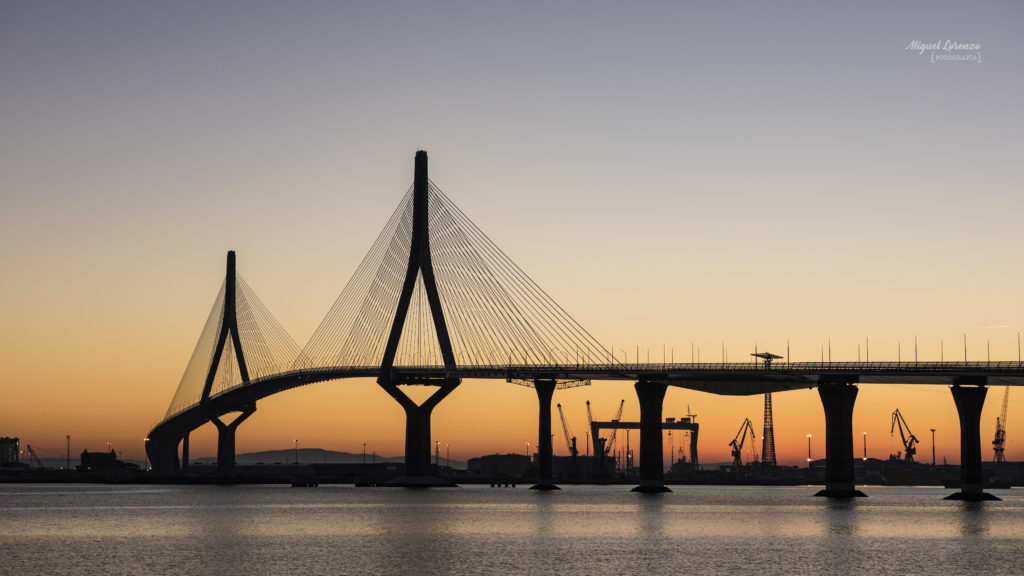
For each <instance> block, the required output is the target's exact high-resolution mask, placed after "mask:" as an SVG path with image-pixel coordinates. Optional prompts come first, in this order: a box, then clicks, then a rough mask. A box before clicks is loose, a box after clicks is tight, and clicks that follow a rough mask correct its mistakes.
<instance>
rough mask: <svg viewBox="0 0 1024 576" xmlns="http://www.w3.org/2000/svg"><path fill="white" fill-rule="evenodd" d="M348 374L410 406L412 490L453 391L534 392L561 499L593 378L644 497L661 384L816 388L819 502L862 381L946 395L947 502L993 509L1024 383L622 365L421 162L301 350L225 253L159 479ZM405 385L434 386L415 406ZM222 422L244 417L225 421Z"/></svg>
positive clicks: (863, 368)
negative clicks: (568, 402)
mask: <svg viewBox="0 0 1024 576" xmlns="http://www.w3.org/2000/svg"><path fill="white" fill-rule="evenodd" d="M229 338H230V340H229ZM229 342H230V345H228V344H229ZM637 360H639V359H637ZM341 378H375V379H376V380H377V383H378V384H379V385H380V386H381V387H382V388H383V389H384V390H386V391H388V393H389V394H391V396H392V397H393V398H395V400H396V401H397V402H399V404H400V405H401V406H402V407H403V409H404V410H405V413H406V445H405V462H406V474H405V476H404V477H402V478H400V479H399V480H398V481H397V483H398V484H400V485H405V486H436V485H448V481H447V480H444V479H441V478H438V477H437V475H436V474H435V473H434V471H433V470H432V468H431V464H430V448H431V444H430V415H431V412H432V410H433V408H434V407H436V406H437V405H438V404H439V403H440V402H441V401H442V400H443V399H444V398H445V397H446V396H447V395H448V394H450V393H451V391H452V390H454V389H455V388H456V387H457V386H458V385H459V384H460V383H461V381H462V379H464V378H477V379H498V380H506V381H507V382H515V383H518V384H523V385H526V386H530V387H533V388H534V389H535V390H536V393H537V396H538V404H539V415H538V443H537V448H538V459H539V461H538V471H539V472H538V475H539V477H538V484H537V486H536V487H538V488H554V487H555V486H554V484H553V483H552V467H551V458H552V449H551V400H552V397H553V395H554V392H555V390H556V389H559V388H564V387H568V386H578V385H586V384H589V382H590V381H591V380H594V379H599V380H621V381H629V382H633V383H634V389H635V392H636V394H637V399H638V401H639V404H640V413H641V417H640V423H639V427H640V456H641V457H640V482H639V486H637V490H638V491H641V492H660V491H664V490H667V488H666V487H665V485H664V469H663V463H662V454H663V452H664V451H663V446H662V426H661V424H662V403H663V400H664V396H665V391H666V389H667V387H668V386H678V387H683V388H689V389H693V390H701V391H705V392H711V393H715V394H725V395H752V394H770V393H772V392H779V391H783V390H793V389H802V388H815V387H817V389H818V392H819V395H820V397H821V400H822V406H823V408H824V411H825V421H826V439H825V445H826V487H825V490H823V491H822V493H821V494H822V495H825V496H833V497H849V496H855V495H860V493H859V492H858V491H857V490H856V489H855V488H854V487H853V483H854V468H853V433H852V428H851V424H852V414H853V406H854V401H855V400H856V396H857V386H858V384H864V383H877V384H887V383H888V384H932V385H935V384H946V385H951V391H952V394H953V398H954V401H955V403H956V406H957V410H958V413H959V415H960V423H961V455H962V458H961V460H962V478H961V480H962V482H961V491H960V492H959V493H958V494H956V495H954V497H959V498H966V499H980V498H985V497H987V495H986V494H984V493H983V492H982V489H981V445H980V431H979V426H980V421H979V420H980V414H981V407H982V404H983V402H984V397H985V392H986V386H988V385H994V384H1005V385H1014V386H1019V385H1024V366H1022V364H1021V363H1020V362H1019V361H1018V362H966V361H965V362H912V363H904V362H873V363H872V362H859V361H858V362H836V363H833V362H807V363H794V362H788V361H787V362H774V363H772V362H770V361H766V362H764V363H756V362H750V363H734V364H729V363H725V362H722V363H700V362H697V363H692V362H691V363H689V364H685V363H666V362H662V363H640V362H639V361H637V362H635V363H632V364H628V363H620V362H618V361H617V360H616V359H615V357H614V355H613V354H611V353H610V352H609V351H608V350H607V349H606V348H605V347H604V346H602V345H601V344H600V343H599V342H598V341H597V340H596V339H595V338H594V337H593V336H591V335H590V334H589V333H588V332H587V331H586V330H585V329H584V328H583V327H582V326H580V325H579V324H578V323H577V322H576V321H575V320H574V319H573V318H572V317H571V316H570V315H569V314H568V313H566V312H565V310H564V309H563V308H562V307H561V306H559V305H558V304H557V303H556V302H554V301H553V300H552V299H551V298H550V297H549V296H548V295H547V294H546V293H545V292H544V291H543V290H542V289H541V288H540V287H539V286H537V285H536V283H534V282H533V281H532V280H531V279H530V278H529V277H528V276H527V275H526V274H525V273H524V272H523V271H522V270H521V269H520V268H519V267H518V266H517V265H516V264H515V263H514V262H512V261H511V260H510V259H509V258H508V257H507V256H506V255H505V254H504V253H503V252H502V251H501V250H500V249H499V248H498V247H497V246H495V245H494V244H493V243H492V242H491V241H490V239H489V238H487V236H486V235H485V234H483V232H481V231H480V230H479V229H478V228H476V226H475V225H474V224H473V223H472V222H471V221H470V220H469V219H468V218H467V217H466V216H465V215H464V214H463V213H462V212H461V211H460V210H459V209H458V208H457V207H456V206H455V205H454V203H452V202H451V200H449V199H448V198H447V197H446V196H445V195H444V194H443V193H442V192H441V191H440V190H439V189H438V188H437V187H436V186H434V185H433V184H432V183H431V182H430V181H429V179H428V177H427V155H426V153H425V152H423V151H419V152H417V153H416V162H415V169H414V183H413V187H412V190H411V192H410V193H409V194H407V195H406V197H405V199H404V200H403V201H402V202H401V203H400V205H399V207H398V209H397V210H396V211H395V213H394V215H393V216H392V218H391V219H390V220H389V222H388V223H387V225H385V228H384V230H383V231H382V233H381V235H380V236H379V237H378V239H377V241H376V242H375V243H374V245H373V246H372V247H371V249H370V252H369V253H368V254H367V256H366V258H364V260H363V262H362V263H361V264H360V266H359V268H358V269H357V270H356V272H355V274H354V275H353V277H352V279H351V280H350V281H349V283H348V285H347V286H346V287H345V289H344V290H343V291H342V294H341V296H339V298H338V301H337V302H336V303H335V305H334V306H333V307H332V308H331V310H330V311H329V312H328V314H327V316H326V317H325V319H324V321H323V322H322V323H321V325H320V327H319V328H318V329H317V330H316V332H315V333H314V335H313V337H312V338H311V339H310V342H309V343H308V344H307V345H306V346H305V347H304V348H302V349H299V347H298V346H297V345H296V344H295V343H294V341H292V340H291V338H290V337H289V336H288V335H287V333H285V332H284V330H283V328H281V326H280V324H278V323H277V321H276V320H274V318H273V316H272V315H271V314H270V312H269V311H268V310H267V309H266V307H265V306H263V304H262V303H261V302H260V301H259V299H258V298H257V297H256V295H255V293H254V292H253V291H252V290H251V288H249V287H248V286H247V285H246V284H245V282H244V281H242V279H241V277H240V276H239V275H238V273H237V270H236V262H235V254H234V252H229V253H228V263H227V277H226V279H225V282H224V285H223V287H222V289H221V292H220V294H219V296H218V299H217V301H216V303H215V304H214V308H213V310H212V311H211V315H210V319H209V320H208V322H207V325H206V327H205V328H204V330H203V332H202V334H201V336H200V340H199V343H198V344H197V346H196V350H195V352H194V354H193V356H192V359H191V361H190V362H189V365H188V367H187V368H186V371H185V374H184V376H183V377H182V381H181V383H180V385H179V387H178V390H177V391H176V393H175V396H174V399H173V400H172V402H171V406H170V408H169V409H168V412H167V414H166V416H165V418H164V419H163V420H162V421H161V422H160V423H159V424H157V425H156V427H155V428H154V429H153V430H152V431H150V433H149V434H148V437H147V442H146V451H147V454H148V456H149V458H150V459H151V461H152V463H153V469H154V471H155V472H156V473H157V474H164V475H174V474H179V473H181V472H182V471H183V470H187V469H188V437H189V434H190V432H191V431H192V430H194V429H196V428H198V427H199V426H202V425H204V424H206V423H208V422H213V423H214V425H215V426H216V427H217V431H218V452H217V460H218V469H219V471H220V473H221V474H222V475H223V476H225V477H226V478H229V477H230V476H231V474H232V472H233V469H234V451H235V450H234V449H235V435H236V431H237V429H238V427H239V425H240V424H241V423H242V422H243V421H244V420H245V419H246V418H248V417H249V416H250V415H251V414H253V413H254V412H255V410H256V402H257V401H258V400H260V399H262V398H265V397H267V396H270V395H272V394H276V393H279V392H282V391H285V390H288V389H291V388H295V387H298V386H305V385H309V384H313V383H316V382H322V381H327V380H336V379H341ZM402 385H428V386H435V387H436V388H437V390H436V391H435V392H434V393H433V395H432V396H430V398H429V399H428V400H427V401H425V402H423V403H422V404H416V403H415V402H413V401H412V400H411V399H410V398H409V397H408V396H406V395H405V393H404V392H403V391H402V390H401V388H400V386H402ZM769 398H770V397H766V401H768V400H769ZM767 410H769V408H768V407H767V406H766V411H767ZM231 412H241V416H239V417H238V418H236V419H235V420H234V421H232V422H230V423H227V424H225V423H224V422H222V421H221V418H222V417H223V416H224V415H225V414H228V413H231ZM179 446H180V447H181V459H180V460H179V457H178V448H179ZM765 450H767V448H766V449H765Z"/></svg>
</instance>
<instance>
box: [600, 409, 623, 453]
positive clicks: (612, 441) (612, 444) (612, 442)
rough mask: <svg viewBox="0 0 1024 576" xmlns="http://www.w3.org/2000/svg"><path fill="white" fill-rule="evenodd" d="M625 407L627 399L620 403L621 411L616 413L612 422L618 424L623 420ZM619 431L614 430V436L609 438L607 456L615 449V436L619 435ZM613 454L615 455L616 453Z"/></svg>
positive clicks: (606, 449) (605, 451) (605, 450)
mask: <svg viewBox="0 0 1024 576" xmlns="http://www.w3.org/2000/svg"><path fill="white" fill-rule="evenodd" d="M625 405H626V399H625V398H623V399H622V401H620V402H619V411H618V412H616V413H615V418H612V422H618V421H619V420H622V407H623V406H625ZM618 431H619V429H618V428H613V429H612V435H611V437H610V438H608V446H607V447H606V448H605V449H604V453H605V454H608V453H609V452H612V449H613V448H615V436H616V434H617V433H618ZM612 453H613V454H614V452H612Z"/></svg>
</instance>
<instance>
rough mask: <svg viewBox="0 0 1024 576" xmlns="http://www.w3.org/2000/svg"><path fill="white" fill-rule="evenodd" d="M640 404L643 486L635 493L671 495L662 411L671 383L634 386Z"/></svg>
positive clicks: (642, 382)
mask: <svg viewBox="0 0 1024 576" xmlns="http://www.w3.org/2000/svg"><path fill="white" fill-rule="evenodd" d="M634 388H636V396H637V399H638V400H639V401H640V485H639V486H637V487H636V488H633V492H648V493H655V492H671V490H669V489H668V487H666V486H665V469H664V463H663V461H662V453H663V452H664V450H663V446H662V441H661V440H662V439H661V434H662V428H661V408H662V405H663V403H664V401H665V391H666V390H667V389H668V385H667V384H661V383H658V382H646V381H643V380H641V381H640V382H637V383H636V384H635V386H634Z"/></svg>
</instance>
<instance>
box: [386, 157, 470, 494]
mask: <svg viewBox="0 0 1024 576" xmlns="http://www.w3.org/2000/svg"><path fill="white" fill-rule="evenodd" d="M429 186H430V185H429V181H428V180H427V153H426V152H424V151H423V150H420V151H417V152H416V168H415V178H414V180H413V225H412V245H411V248H410V250H409V266H408V268H406V271H405V283H404V284H403V285H402V293H401V295H400V296H399V298H398V309H397V310H396V311H395V320H394V323H393V324H392V325H391V333H390V335H389V336H388V342H387V346H386V347H385V349H384V358H383V360H382V361H381V365H380V374H379V375H378V377H377V383H378V384H379V385H380V386H381V388H384V390H386V391H387V392H388V394H390V395H391V397H392V398H394V399H395V400H397V401H398V403H399V404H401V406H402V408H404V409H405V418H406V423H405V476H404V477H402V478H399V479H397V480H396V483H398V484H404V485H410V486H431V485H447V484H448V483H447V482H444V481H441V480H440V479H438V478H436V477H434V476H435V475H434V474H433V473H432V471H431V469H430V413H431V412H432V411H433V409H434V407H435V406H437V404H438V403H440V402H441V400H442V399H444V397H445V396H447V395H448V394H450V393H451V392H452V390H454V389H455V388H456V387H457V386H458V385H459V383H460V382H461V380H460V379H459V378H457V377H452V376H451V373H452V372H454V371H455V368H456V366H455V354H454V353H453V352H452V343H451V339H450V338H449V336H448V326H447V325H446V324H445V321H444V310H443V309H442V308H441V297H440V296H438V294H437V281H436V280H435V278H434V266H433V264H432V263H431V259H430V219H429ZM419 275H422V277H423V289H424V291H425V292H426V294H427V303H428V304H429V305H430V315H431V318H432V319H433V321H434V331H435V332H436V334H437V343H438V346H439V347H440V349H441V358H442V360H443V361H444V367H445V373H446V374H445V376H444V377H443V378H434V377H427V376H424V375H422V374H414V373H409V372H404V373H403V372H402V371H398V370H396V369H395V367H394V363H395V355H396V354H397V353H398V344H399V342H400V341H401V339H402V329H403V328H404V327H405V319H406V316H407V315H408V313H409V303H410V302H411V300H412V294H413V290H414V289H415V287H416V278H417V276H419ZM401 384H427V385H433V386H438V390H437V391H436V392H434V394H433V395H431V396H430V398H428V399H427V400H426V401H425V402H423V403H422V404H416V403H415V402H413V400H412V399H411V398H409V397H408V396H407V395H406V394H405V392H403V391H402V390H401V389H400V388H399V385H401Z"/></svg>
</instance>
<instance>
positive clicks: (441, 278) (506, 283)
mask: <svg viewBox="0 0 1024 576" xmlns="http://www.w3.org/2000/svg"><path fill="white" fill-rule="evenodd" d="M428 209H429V229H430V231H429V243H430V259H431V262H432V266H433V270H434V275H435V278H436V281H437V290H438V296H439V300H440V303H441V309H442V311H443V316H444V322H445V326H446V327H447V329H448V333H449V337H450V339H451V343H452V348H453V352H454V354H455V361H456V363H457V364H458V365H461V366H506V365H528V366H538V365H562V366H567V365H581V366H585V365H597V364H601V365H603V364H614V363H615V360H614V358H613V357H612V355H611V354H610V353H609V352H608V351H607V350H606V349H605V348H604V347H603V346H601V345H600V344H599V343H598V341H597V340H596V339H595V338H594V337H593V336H591V335H590V334H589V333H588V332H587V331H586V330H584V329H583V327H582V326H580V324H579V323H577V322H576V321H575V320H574V319H573V318H572V317H571V316H569V314H568V313H567V312H566V311H565V310H564V309H563V308H562V307H561V306H559V305H558V304H557V303H556V302H555V301H554V300H553V299H552V298H551V297H550V296H549V295H548V294H547V293H546V292H544V290H543V289H541V288H540V286H538V285H537V283H535V282H534V281H533V280H532V279H530V277H529V276H527V275H526V273H524V272H523V271H522V270H521V269H520V268H519V267H518V266H517V265H516V264H515V263H514V262H513V261H512V260H511V259H510V258H509V257H508V256H507V255H506V254H505V253H504V252H502V251H501V249H500V248H498V247H497V246H496V245H495V244H494V242H492V241H491V240H490V238H488V237H487V235H486V234H484V233H483V232H482V231H481V230H480V229H479V228H477V226H476V225H475V224H473V222H472V221H471V220H470V219H469V218H468V217H467V216H466V215H465V214H463V213H462V211H461V210H459V208H458V207H457V206H455V204H454V203H453V202H452V201H451V200H450V199H449V198H448V197H447V196H445V195H444V193H443V192H441V190H440V189H438V188H437V187H436V186H435V185H434V184H433V183H430V184H429V189H428ZM412 230H413V190H412V188H411V187H410V189H409V190H408V191H407V192H406V194H405V196H404V197H403V198H402V200H401V202H400V203H399V205H398V207H397V208H396V210H395V212H394V213H393V214H392V215H391V218H390V219H389V220H388V222H387V224H385V226H384V228H383V229H382V230H381V232H380V234H379V235H378V236H377V239H376V240H375V241H374V243H373V245H372V246H371V247H370V249H369V251H368V252H367V254H366V256H365V257H364V258H363V260H362V262H361V263H360V264H359V266H358V268H356V271H355V273H354V274H353V275H352V278H351V279H350V280H349V282H348V284H346V286H345V288H344V289H343V290H342V292H341V294H340V295H339V296H338V298H337V300H336V301H335V302H334V305H333V306H331V309H330V310H329V311H328V313H327V315H326V316H325V317H324V319H323V321H322V322H321V323H320V325H319V326H318V327H317V329H316V330H315V331H314V333H313V336H312V337H311V338H310V340H309V342H308V343H307V344H306V346H305V347H304V348H302V349H301V350H300V349H299V347H298V346H297V345H296V344H295V342H294V340H292V338H291V337H290V336H289V335H288V334H287V332H285V330H284V328H282V327H281V325H280V324H279V323H278V322H277V320H276V319H275V318H274V317H273V315H271V313H270V311H269V310H267V308H266V306H264V305H263V303H262V302H261V301H260V300H259V298H257V296H256V294H255V293H254V292H253V290H252V289H251V288H250V287H249V285H248V284H247V283H246V282H245V281H244V280H243V279H242V278H241V276H240V275H238V274H236V275H235V278H236V294H235V302H236V303H235V307H236V316H237V323H238V331H239V340H240V342H241V347H242V356H243V357H244V360H245V365H246V367H247V369H248V373H249V378H250V380H255V379H258V378H263V377H267V376H271V375H273V374H278V373H281V372H284V371H287V370H303V369H316V368H335V367H370V368H374V367H379V366H380V363H381V361H382V358H383V355H384V348H385V346H386V345H387V339H388V336H389V334H390V331H391V325H392V323H393V322H394V321H395V315H396V310H397V307H398V300H399V297H400V295H401V291H402V287H403V284H404V281H405V276H406V271H407V269H408V267H409V260H410V258H409V255H410V254H409V250H410V247H411V241H412ZM225 290H226V284H222V285H221V288H220V292H219V293H218V295H217V299H216V300H215V301H214V304H213V308H212V309H211V311H210V315H209V317H208V318H207V321H206V324H205V326H204V327H203V331H202V333H201V335H200V337H199V341H198V342H197V343H196V347H195V350H194V351H193V353H192V357H191V359H190V361H189V363H188V366H187V368H186V369H185V373H184V375H183V376H182V379H181V382H180V383H179V385H178V389H177V391H176V392H175V394H174V398H173V400H172V401H171V405H170V408H169V409H168V412H167V415H168V416H170V415H172V414H175V413H177V412H179V411H181V410H183V409H185V408H188V407H190V406H193V405H195V404H197V403H198V402H200V400H201V398H202V394H203V389H204V386H205V384H206V379H207V376H208V374H209V373H210V368H211V364H212V362H213V356H214V351H215V349H216V346H217V342H218V340H219V339H220V336H221V331H222V330H225V327H224V325H223V324H224V306H225ZM443 364H444V361H443V359H442V357H441V350H440V346H439V344H438V339H437V332H436V327H435V319H434V316H433V314H432V313H431V309H430V305H429V302H428V298H427V294H426V289H425V287H424V283H423V278H422V272H420V273H418V276H417V279H416V283H415V286H414V289H413V293H412V299H411V301H410V305H409V311H408V314H407V315H406V319H405V324H404V326H403V330H402V337H401V339H400V340H399V343H398V349H397V353H396V356H395V362H394V366H396V367H402V366H407V367H408V366H428V367H433V366H443ZM240 384H242V374H241V371H240V369H239V354H238V351H237V350H236V349H235V347H234V345H233V343H232V340H231V338H227V341H226V342H225V344H224V349H223V351H222V354H221V358H220V362H219V363H218V366H217V367H216V369H215V370H214V379H213V383H212V387H211V390H210V396H211V397H212V396H216V395H217V394H220V393H223V392H224V391H226V390H229V389H231V388H234V387H235V386H238V385H240Z"/></svg>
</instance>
